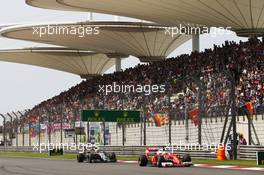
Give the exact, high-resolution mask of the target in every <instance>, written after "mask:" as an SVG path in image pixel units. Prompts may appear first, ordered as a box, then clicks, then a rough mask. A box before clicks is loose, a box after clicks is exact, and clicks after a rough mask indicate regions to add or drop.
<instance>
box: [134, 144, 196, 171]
mask: <svg viewBox="0 0 264 175" xmlns="http://www.w3.org/2000/svg"><path fill="white" fill-rule="evenodd" d="M138 164H139V166H142V167H143V166H147V165H148V164H150V165H152V166H155V167H190V166H192V165H193V163H192V159H191V157H190V155H189V154H185V155H184V156H183V157H182V158H181V157H180V156H179V155H178V154H177V153H173V152H171V151H166V150H165V149H160V148H150V147H148V148H146V151H145V154H144V155H141V156H140V157H139V159H138Z"/></svg>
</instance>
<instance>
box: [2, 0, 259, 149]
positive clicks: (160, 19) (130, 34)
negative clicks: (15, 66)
mask: <svg viewBox="0 0 264 175" xmlns="http://www.w3.org/2000/svg"><path fill="white" fill-rule="evenodd" d="M241 1H243V3H240V4H238V3H237V1H228V0H223V1H221V3H220V1H216V0H215V1H210V5H208V2H209V0H205V1H198V0H197V1H196V0H193V3H192V4H191V3H187V2H185V1H178V0H165V1H158V2H157V1H156V2H153V1H150V0H143V1H141V2H139V1H122V2H121V1H112V0H107V1H100V2H98V1H96V0H87V1H85V2H84V1H81V0H74V1H72V0H64V1H60V0H57V1H55V0H47V1H40V0H28V1H27V3H28V4H31V5H33V6H38V7H42V8H51V9H57V10H58V9H60V10H74V11H90V10H91V11H95V12H104V13H108V14H115V15H123V16H129V17H136V18H140V19H145V20H149V21H153V22H156V23H158V24H153V23H135V22H83V23H64V24H44V25H43V24H41V25H36V24H33V25H23V26H19V25H14V26H10V27H6V28H3V29H1V31H0V34H1V35H2V36H3V37H7V38H13V39H19V40H26V41H34V42H39V43H46V44H53V45H57V46H64V47H70V48H74V49H78V51H77V53H76V51H74V49H70V50H71V52H73V53H71V54H72V57H71V58H69V52H67V54H66V55H67V56H66V57H67V58H68V61H69V62H71V61H72V60H73V59H78V58H80V54H84V55H86V54H87V53H89V56H88V57H91V56H90V54H91V52H90V51H94V52H96V53H92V55H93V57H94V59H96V60H97V59H98V57H97V56H98V55H100V57H101V56H102V55H103V58H104V61H106V60H109V59H111V58H120V59H121V58H124V57H126V56H128V55H133V56H135V57H137V58H139V59H140V60H141V61H143V62H149V64H144V65H138V66H136V67H134V68H129V69H126V70H120V69H119V70H118V71H117V72H114V73H112V74H103V73H104V72H105V70H106V69H107V68H109V66H111V65H113V62H111V64H109V66H106V67H105V69H102V70H100V71H98V70H96V71H95V72H94V71H92V72H90V71H88V73H87V70H85V71H86V72H85V73H84V72H78V71H81V69H80V70H79V69H77V70H76V71H74V72H73V71H70V70H69V69H72V68H69V69H67V70H66V69H65V68H64V67H63V68H62V67H59V65H58V62H55V60H58V56H57V52H56V54H55V53H54V52H51V51H50V50H49V51H48V53H45V54H43V52H40V50H41V49H32V50H34V52H31V50H30V49H26V50H11V51H3V52H0V57H1V58H0V60H3V61H11V62H17V63H24V64H31V65H37V66H42V67H48V68H54V69H57V70H63V71H67V72H71V73H75V74H78V75H85V76H86V75H91V74H92V75H94V74H96V75H98V76H95V77H93V78H89V79H87V80H85V81H83V82H81V83H80V84H78V85H76V86H74V87H72V88H71V89H70V90H68V91H66V92H62V93H61V94H60V95H58V96H56V97H53V98H51V99H49V100H47V101H44V102H42V103H41V104H38V105H36V106H35V107H34V108H33V109H30V110H29V111H27V112H26V113H23V114H22V115H20V119H19V120H15V121H7V122H6V125H5V126H6V128H7V131H8V132H9V133H10V137H9V139H10V140H12V142H13V145H23V146H25V145H32V144H34V143H41V142H46V143H47V142H54V143H59V142H63V143H71V142H91V141H92V140H93V141H94V140H95V141H96V142H99V143H101V144H106V145H107V144H108V145H123V146H137V145H165V144H172V143H175V142H178V141H182V142H184V143H199V144H202V143H219V142H224V143H227V141H228V140H227V139H228V138H229V136H230V133H233V136H236V134H237V133H243V134H244V135H245V137H246V138H247V139H248V144H249V145H253V144H254V145H259V144H261V145H263V144H264V130H263V126H264V101H263V97H264V61H263V60H264V42H263V39H262V40H260V39H259V38H257V37H258V36H259V35H263V27H262V24H261V21H263V15H262V10H263V9H262V10H261V7H263V5H264V4H263V2H260V1H250V2H251V5H249V4H248V1H246V0H241ZM88 2H90V3H88ZM102 2H104V4H105V5H102ZM160 3H163V4H162V5H161V4H160ZM113 6H114V7H115V8H113ZM168 7H170V8H168ZM131 8H133V9H134V10H128V9H131ZM217 8H218V9H219V10H216V9H217ZM253 8H254V10H253ZM154 9H155V10H154ZM220 11H221V12H220ZM249 11H250V13H249ZM153 12H154V14H153ZM191 12H192V13H191ZM193 13H196V14H197V15H193ZM235 21H236V22H235ZM181 22H182V23H183V24H185V25H186V24H188V23H191V25H195V26H196V25H197V26H208V27H211V26H216V27H219V26H223V27H229V26H230V27H232V30H233V31H236V32H237V34H238V35H241V36H250V37H249V40H248V41H247V42H242V41H241V42H239V43H236V42H233V41H226V42H225V43H224V44H223V45H222V46H216V45H214V47H213V48H211V49H205V51H203V52H199V34H198V35H193V36H189V35H183V36H181V35H177V36H176V37H174V38H173V37H168V36H164V27H168V26H172V25H178V24H179V23H181ZM160 24H163V25H164V26H162V25H160ZM47 25H56V26H58V25H59V26H60V25H61V26H63V25H64V26H66V27H70V26H75V27H79V26H84V25H88V26H93V27H100V32H101V34H100V35H91V36H88V37H76V36H65V35H50V36H49V35H47V36H43V37H39V36H34V34H33V33H34V31H33V28H34V27H44V26H47ZM191 37H193V48H194V49H193V52H192V53H191V54H184V55H180V56H177V57H175V58H167V57H168V55H169V54H170V53H171V52H173V51H174V50H175V49H176V48H177V47H179V46H180V45H181V44H183V43H184V42H186V41H187V40H189V39H190V38H191ZM51 50H53V49H51ZM87 50H88V51H89V52H88V51H87ZM22 51H23V52H24V53H22ZM65 51H69V50H68V49H62V51H61V52H62V53H63V56H65ZM76 54H77V55H76ZM109 55H112V56H109ZM35 56H37V57H38V58H43V59H45V60H46V61H45V62H40V59H34V61H36V62H33V61H32V60H31V59H30V58H34V57H35ZM109 57H110V58H109ZM54 58H55V59H54ZM166 58H167V59H166ZM62 59H64V60H65V57H63V58H62ZM92 59H93V58H92ZM111 60H112V59H111ZM42 61H43V60H42ZM97 61H98V60H97ZM59 62H61V61H59ZM64 63H66V61H65V62H64ZM104 63H105V62H104ZM54 64H55V65H54ZM78 64H80V63H79V62H78ZM86 65H87V66H88V65H90V66H91V67H92V68H94V66H93V65H92V64H91V63H90V62H88V63H87V64H86ZM82 66H83V65H82ZM119 67H120V64H119ZM101 74H102V75H101ZM113 82H115V83H117V84H119V85H142V86H146V85H150V86H151V85H164V86H165V87H166V88H165V92H162V93H161V92H160V93H159V92H158V93H150V94H149V95H145V94H143V93H138V92H129V93H115V92H111V93H109V94H108V95H105V94H103V93H100V91H99V87H100V86H102V85H110V84H112V83H113ZM85 109H96V110H102V109H104V110H137V111H141V122H140V123H133V124H131V123H123V124H120V123H93V122H91V123H90V122H82V121H81V115H80V111H82V110H85ZM160 116H162V117H163V118H164V123H161V122H160V123H159V122H158V121H157V119H156V118H157V117H160ZM4 117H5V116H4ZM14 125H15V126H16V128H19V129H18V131H16V134H17V136H16V137H13V132H14V131H13V129H12V128H13V126H14ZM77 130H78V132H76V131H77ZM81 130H83V132H82V131H81ZM18 133H19V134H18ZM71 133H72V134H71ZM25 135H26V136H25ZM63 135H64V137H63ZM25 138H26V139H25ZM233 143H234V142H233Z"/></svg>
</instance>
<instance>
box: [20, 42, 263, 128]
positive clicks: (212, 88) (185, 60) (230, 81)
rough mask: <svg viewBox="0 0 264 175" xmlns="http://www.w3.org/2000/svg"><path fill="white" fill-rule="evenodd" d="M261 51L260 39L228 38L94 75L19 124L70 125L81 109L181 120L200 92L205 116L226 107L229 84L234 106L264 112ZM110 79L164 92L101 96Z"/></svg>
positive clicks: (33, 111) (40, 106) (48, 101)
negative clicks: (101, 88) (165, 115)
mask: <svg viewBox="0 0 264 175" xmlns="http://www.w3.org/2000/svg"><path fill="white" fill-rule="evenodd" d="M263 51H264V43H263V41H260V40H258V39H256V38H252V39H249V41H247V42H239V43H236V42H233V41H231V42H229V41H226V42H225V43H224V44H223V45H222V46H216V45H215V46H214V47H213V48H212V49H206V50H204V51H203V52H200V53H198V52H193V53H191V54H190V55H187V54H185V55H180V56H178V57H175V58H170V59H167V60H164V61H159V62H153V63H149V64H143V65H137V66H136V67H134V68H129V69H126V70H124V71H121V72H115V73H112V74H105V75H103V76H98V77H95V78H93V79H88V80H85V81H83V82H81V83H80V84H78V85H77V86H75V87H72V88H71V89H69V90H68V91H66V92H62V93H61V94H60V95H58V96H56V97H54V98H51V99H49V100H47V101H44V102H42V103H41V104H39V105H37V106H35V107H34V108H33V109H31V110H30V111H29V112H28V113H27V114H26V115H25V117H24V118H22V119H21V120H20V122H19V123H20V124H23V123H28V122H29V121H31V120H32V117H33V116H34V117H36V116H42V117H41V122H44V123H45V122H52V123H59V122H60V121H61V120H63V122H67V123H68V122H71V123H72V122H73V121H78V120H80V111H81V110H82V109H117V110H145V111H146V113H147V115H148V116H151V115H152V114H154V113H166V112H168V111H173V112H174V118H175V119H181V118H183V117H184V113H183V111H184V109H185V108H186V109H187V110H191V109H193V108H196V107H197V106H198V102H199V100H201V98H199V97H201V96H203V97H204V98H202V100H203V102H204V105H205V108H206V113H208V114H207V115H211V116H219V115H221V114H220V113H218V114H217V113H214V111H219V110H214V109H220V107H222V108H221V109H225V108H224V107H225V106H227V105H228V102H229V100H230V92H231V91H230V89H231V87H232V86H236V100H237V107H238V108H242V107H243V106H244V105H245V103H247V102H252V104H253V106H254V112H255V113H257V112H263V107H264V103H263V94H264V54H263V53H264V52H263ZM113 82H116V83H118V84H120V85H122V84H123V85H135V86H137V85H153V84H158V85H161V84H163V85H165V86H166V91H165V92H163V93H152V94H150V95H148V96H146V95H143V94H140V93H137V92H131V93H114V92H113V93H110V94H108V95H105V94H102V93H100V92H99V91H98V90H99V86H100V85H108V84H112V83H113ZM220 111H221V110H220ZM222 111H223V110H222Z"/></svg>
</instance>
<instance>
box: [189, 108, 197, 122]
mask: <svg viewBox="0 0 264 175" xmlns="http://www.w3.org/2000/svg"><path fill="white" fill-rule="evenodd" d="M188 115H189V117H190V119H191V120H192V122H193V123H194V125H195V126H198V123H199V120H198V115H199V109H198V108H194V109H192V110H190V111H189V112H188Z"/></svg>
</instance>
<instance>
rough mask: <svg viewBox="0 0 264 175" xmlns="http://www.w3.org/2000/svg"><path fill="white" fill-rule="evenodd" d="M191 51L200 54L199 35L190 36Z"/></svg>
mask: <svg viewBox="0 0 264 175" xmlns="http://www.w3.org/2000/svg"><path fill="white" fill-rule="evenodd" d="M192 51H193V52H195V51H197V52H200V34H198V33H194V34H193V35H192Z"/></svg>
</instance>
